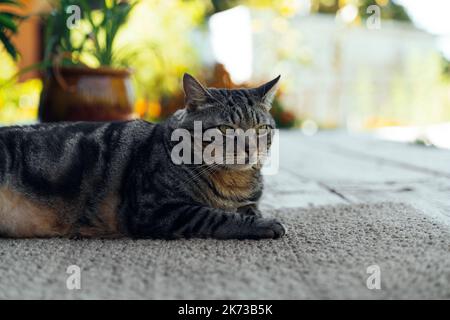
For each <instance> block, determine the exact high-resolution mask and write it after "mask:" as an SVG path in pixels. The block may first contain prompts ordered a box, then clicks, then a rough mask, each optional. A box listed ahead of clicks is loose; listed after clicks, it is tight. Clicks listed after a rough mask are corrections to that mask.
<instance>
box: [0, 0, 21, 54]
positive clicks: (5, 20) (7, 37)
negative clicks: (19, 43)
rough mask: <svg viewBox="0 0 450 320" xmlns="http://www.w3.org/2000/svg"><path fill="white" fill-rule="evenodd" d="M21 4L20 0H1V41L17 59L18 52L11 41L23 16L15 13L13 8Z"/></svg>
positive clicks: (7, 50)
mask: <svg viewBox="0 0 450 320" xmlns="http://www.w3.org/2000/svg"><path fill="white" fill-rule="evenodd" d="M19 6H20V2H19V1H18V0H0V43H1V44H3V47H4V48H5V50H6V52H8V54H9V55H10V56H11V58H13V59H14V60H17V58H18V53H17V50H16V47H15V46H14V44H13V43H12V42H11V36H13V35H14V34H16V33H17V25H18V22H19V21H20V20H21V19H22V18H23V17H21V16H20V15H18V14H15V13H14V12H13V9H14V7H19ZM5 9H6V10H5Z"/></svg>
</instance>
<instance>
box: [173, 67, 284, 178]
mask: <svg viewBox="0 0 450 320" xmlns="http://www.w3.org/2000/svg"><path fill="white" fill-rule="evenodd" d="M279 79H280V76H278V77H276V78H275V79H273V80H271V81H269V82H267V83H265V84H263V85H261V86H259V87H256V88H250V89H217V88H206V87H204V86H203V85H202V84H200V82H199V81H197V80H196V79H195V78H194V77H192V76H191V75H189V74H185V75H184V77H183V88H184V92H185V108H184V110H183V111H182V117H180V122H179V126H178V127H179V128H184V129H187V130H189V131H190V132H194V129H195V128H194V124H195V123H197V125H198V124H199V123H201V126H202V130H203V132H207V131H208V132H209V133H210V134H211V133H212V134H213V136H214V139H212V140H213V141H214V140H215V137H216V136H222V138H223V140H222V141H223V151H224V153H223V155H224V157H225V158H226V159H228V160H229V159H230V158H234V159H235V162H234V163H230V162H232V161H228V160H227V161H224V162H226V163H224V164H223V165H222V167H225V168H228V169H238V170H244V169H250V168H252V167H255V163H253V162H254V158H252V159H250V155H251V154H252V155H255V152H256V153H257V154H258V155H262V154H263V153H264V152H265V151H267V150H262V148H266V149H267V148H269V147H270V144H271V139H272V136H273V130H274V129H275V121H274V119H273V118H272V116H271V114H270V108H271V104H272V100H273V98H274V95H275V92H276V87H277V86H276V84H277V82H278V80H279ZM230 133H231V134H236V133H239V134H242V133H244V134H249V136H250V135H251V134H253V135H254V136H255V137H256V138H260V140H261V141H263V140H264V139H263V135H266V136H267V139H266V141H267V145H265V146H263V145H262V144H261V143H259V144H258V145H257V148H256V149H255V148H253V149H252V147H251V143H250V146H249V139H248V138H247V140H246V148H245V149H244V150H240V149H239V147H238V146H237V145H235V148H234V150H230V151H231V152H227V148H226V146H225V144H226V143H229V142H230V136H231V135H230ZM260 140H258V141H260ZM236 143H237V142H236ZM207 145H208V143H207V142H205V141H203V143H202V146H203V148H202V150H204V148H205V147H206V146H207ZM252 150H253V151H252ZM242 158H245V159H247V160H246V161H245V163H244V164H242ZM238 159H240V161H238ZM252 161H253V162H252Z"/></svg>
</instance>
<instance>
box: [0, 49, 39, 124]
mask: <svg viewBox="0 0 450 320" xmlns="http://www.w3.org/2000/svg"><path fill="white" fill-rule="evenodd" d="M0 62H1V63H0V123H1V124H16V123H30V122H33V121H35V120H36V118H37V110H38V104H39V94H40V92H41V90H42V82H41V81H40V80H37V79H34V80H28V81H26V82H22V83H16V82H11V78H12V77H13V76H14V75H15V74H16V73H17V71H18V69H17V66H16V64H15V63H14V61H13V60H12V58H11V57H10V56H8V55H7V54H6V53H5V51H0Z"/></svg>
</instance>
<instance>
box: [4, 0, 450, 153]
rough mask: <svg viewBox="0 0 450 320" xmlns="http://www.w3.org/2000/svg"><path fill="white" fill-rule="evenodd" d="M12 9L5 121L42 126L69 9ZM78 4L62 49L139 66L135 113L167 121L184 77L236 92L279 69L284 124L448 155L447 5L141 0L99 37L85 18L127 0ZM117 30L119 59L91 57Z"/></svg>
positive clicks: (28, 0) (411, 0)
mask: <svg viewBox="0 0 450 320" xmlns="http://www.w3.org/2000/svg"><path fill="white" fill-rule="evenodd" d="M1 2H2V1H0V3H1ZM3 2H4V4H3V5H2V4H0V12H4V15H5V17H6V14H9V17H11V14H15V15H17V21H16V23H17V27H16V28H9V29H8V25H7V24H6V25H4V26H3V28H4V30H5V31H6V32H5V35H4V36H3V37H5V36H6V37H7V39H9V40H10V43H8V42H3V45H2V44H0V124H1V125H11V124H18V123H19V124H24V123H33V122H36V121H38V108H39V101H40V98H41V93H42V90H43V88H44V87H45V81H46V80H45V79H46V69H47V70H48V69H49V68H50V67H49V66H50V65H51V66H53V67H54V65H55V61H56V60H58V59H57V58H58V55H56V54H54V55H53V56H51V54H50V58H49V52H53V53H55V52H56V51H55V50H53V49H52V48H54V47H51V49H50V50H49V49H48V48H49V41H51V39H52V37H51V36H52V35H54V34H55V32H56V31H58V29H57V27H55V26H54V22H55V21H56V20H55V19H56V18H53V20H52V14H53V12H54V11H55V10H57V9H55V8H58V6H61V3H58V1H46V0H23V1H20V5H19V6H14V7H13V8H10V7H9V4H8V3H7V2H8V1H3ZM66 2H67V1H66ZM79 2H80V6H81V20H80V21H79V22H77V24H76V27H75V28H74V29H73V32H71V33H70V34H69V35H68V38H67V39H68V40H67V39H66V40H64V39H63V40H64V41H65V42H64V41H63V40H61V39H62V38H61V37H62V36H60V38H58V41H59V42H60V43H63V44H64V43H65V44H64V45H61V46H60V48H61V47H64V48H65V49H64V50H59V52H60V53H61V52H63V53H64V52H66V53H67V51H70V54H71V56H70V59H68V60H70V61H69V62H70V63H71V64H81V63H82V64H83V67H90V68H98V67H104V66H105V65H107V66H108V67H112V68H129V69H131V70H132V72H133V73H132V76H131V86H132V88H131V89H130V90H131V91H132V97H131V99H130V101H131V103H132V112H133V117H141V118H145V119H148V120H151V121H161V120H163V119H164V118H166V117H167V116H169V115H170V114H171V113H172V112H173V111H174V110H176V109H177V108H179V107H182V105H183V94H182V91H181V81H180V79H181V77H182V74H183V73H184V72H189V73H191V74H193V75H195V76H197V77H198V78H199V79H200V80H202V81H204V82H205V83H207V84H208V85H210V86H215V87H228V88H233V87H241V86H254V85H258V84H261V83H262V82H264V81H268V80H270V79H272V78H274V77H275V76H277V75H278V74H281V75H282V81H281V86H280V90H279V93H278V95H277V97H276V99H275V103H274V107H273V110H272V112H273V115H274V117H275V118H276V120H277V123H278V125H279V126H280V127H283V128H299V129H301V130H302V131H303V133H304V134H306V135H313V134H315V133H316V132H317V131H318V130H333V129H341V130H348V131H352V132H369V133H371V134H375V135H377V136H379V137H381V138H383V139H391V140H398V141H405V142H413V143H420V144H423V145H427V146H436V147H439V148H450V138H449V137H450V63H449V59H450V21H449V19H448V16H447V13H448V12H450V2H448V1H440V0H431V1H421V0H396V1H395V0H261V1H256V0H224V1H219V0H165V1H162V0H141V1H133V2H132V8H131V10H130V12H129V15H128V16H127V18H126V19H124V20H123V21H120V22H118V25H117V28H116V26H114V25H111V27H110V29H105V30H106V31H98V32H97V30H96V28H95V23H93V24H92V25H94V27H92V25H89V23H87V22H86V21H85V20H89V19H88V18H90V17H93V18H94V20H95V19H99V21H101V19H102V18H101V16H102V15H103V16H105V17H106V16H107V12H109V11H107V8H113V7H114V5H117V6H119V7H123V6H124V1H107V0H105V1H89V5H90V7H89V9H87V7H83V3H84V2H85V1H79ZM116 2H117V3H116ZM70 3H72V4H74V3H75V4H77V1H69V4H70ZM10 9H11V10H10ZM83 9H84V10H83ZM86 10H89V13H87V12H86ZM108 10H109V9H108ZM111 10H112V9H111ZM11 12H12V13H11ZM111 12H113V11H111ZM127 14H128V12H127ZM113 16H115V15H114V14H113ZM49 17H50V18H49ZM0 18H1V16H0ZM104 20H105V21H108V20H107V19H106V18H104ZM1 22H2V19H0V30H1V28H2V25H1ZM91 22H92V21H91ZM52 23H53V27H52V28H53V29H52V28H50V27H49V24H52ZM105 23H106V22H105ZM60 28H66V27H65V26H60ZM105 28H106V27H105ZM113 29H114V30H115V31H117V35H116V36H115V38H114V41H111V44H110V46H111V47H112V48H110V51H111V52H113V53H114V55H113V56H114V57H115V58H116V61H115V60H114V59H113V60H105V59H102V58H101V55H96V54H95V49H98V48H96V45H97V43H100V44H102V42H100V41H97V42H96V41H93V43H94V44H93V45H92V49H91V50H89V44H88V45H86V46H84V43H85V42H87V41H88V40H96V39H93V38H95V37H100V36H101V35H102V33H101V32H104V33H106V39H108V32H109V31H108V30H113ZM116 29H117V30H116ZM55 30H56V31H55ZM49 35H50V37H49ZM0 38H1V33H0ZM49 39H50V40H49ZM0 40H1V39H0ZM68 42H70V44H68ZM75 43H79V44H80V46H81V44H83V50H78V49H77V50H78V51H76V49H74V48H78V47H77V45H76V44H75ZM9 45H11V46H12V48H13V49H14V51H12V49H11V48H10V47H9ZM104 46H105V47H108V41H107V40H105V42H104ZM86 48H87V49H86ZM52 50H53V51H52ZM71 50H72V51H71ZM14 53H16V54H14ZM60 53H59V54H60ZM75 53H76V54H75ZM60 56H61V55H60ZM118 56H120V57H121V58H120V59H119V58H117V57H118ZM55 57H56V58H55ZM48 59H50V60H51V62H49V60H48ZM75 60H76V62H74V61H75ZM58 61H59V60H58ZM105 61H106V62H105ZM47 73H48V72H47ZM50 73H52V72H50ZM53 73H54V72H53Z"/></svg>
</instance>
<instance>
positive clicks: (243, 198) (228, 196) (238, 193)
mask: <svg viewBox="0 0 450 320" xmlns="http://www.w3.org/2000/svg"><path fill="white" fill-rule="evenodd" d="M210 181H211V187H210V188H211V190H209V192H208V201H209V205H211V206H212V207H214V208H221V209H226V210H234V209H237V208H239V207H242V206H245V205H249V204H252V203H254V201H255V199H254V195H255V193H257V192H258V191H259V190H260V188H261V186H260V181H259V179H258V177H257V176H256V175H255V174H254V173H253V172H251V171H248V172H245V171H244V172H241V171H236V172H227V171H225V172H216V173H214V174H211V175H210Z"/></svg>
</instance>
